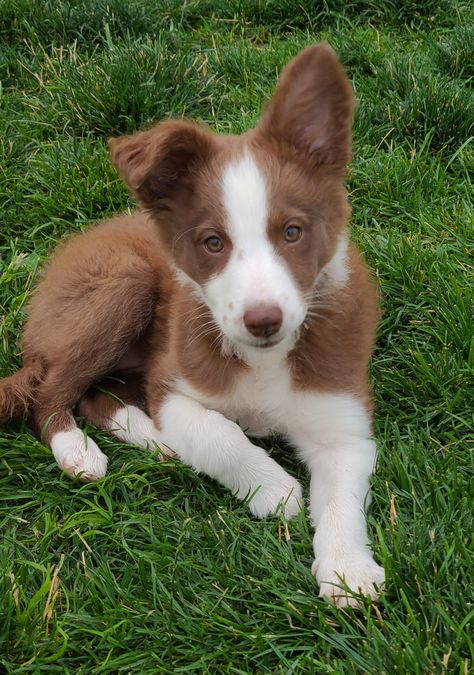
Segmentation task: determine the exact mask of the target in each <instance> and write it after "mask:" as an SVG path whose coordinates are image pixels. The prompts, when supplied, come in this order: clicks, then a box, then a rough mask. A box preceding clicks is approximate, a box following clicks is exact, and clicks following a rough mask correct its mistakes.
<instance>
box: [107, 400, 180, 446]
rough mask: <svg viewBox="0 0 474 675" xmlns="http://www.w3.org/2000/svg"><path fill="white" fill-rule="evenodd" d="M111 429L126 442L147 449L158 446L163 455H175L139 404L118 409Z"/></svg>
mask: <svg viewBox="0 0 474 675" xmlns="http://www.w3.org/2000/svg"><path fill="white" fill-rule="evenodd" d="M110 431H111V433H112V434H113V435H114V436H115V437H116V438H119V439H120V440H121V441H124V442H125V443H131V444H132V445H138V446H139V447H140V448H145V449H146V450H155V449H156V448H158V449H159V450H161V452H162V453H163V455H169V456H173V455H174V453H173V452H172V451H171V450H170V449H169V448H168V447H167V446H166V445H164V443H163V442H162V440H161V438H160V434H159V431H158V429H157V428H156V427H155V425H154V424H153V420H152V419H151V418H150V417H148V415H147V414H146V413H144V412H143V410H140V408H137V406H134V405H127V406H124V407H123V408H119V409H118V410H116V412H115V413H114V415H113V417H112V420H111V423H110Z"/></svg>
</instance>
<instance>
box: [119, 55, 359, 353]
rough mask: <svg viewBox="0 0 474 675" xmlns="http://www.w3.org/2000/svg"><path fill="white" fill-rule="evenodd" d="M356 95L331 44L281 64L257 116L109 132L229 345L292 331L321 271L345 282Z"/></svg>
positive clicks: (267, 341) (135, 187)
mask: <svg viewBox="0 0 474 675" xmlns="http://www.w3.org/2000/svg"><path fill="white" fill-rule="evenodd" d="M352 110H353V95H352V89H351V87H350V84H349V82H348V80H347V77H346V76H345V74H344V72H343V70H342V67H341V65H340V63H339V62H338V60H337V57H336V55H335V53H334V52H333V51H332V49H331V48H330V47H329V46H328V45H326V44H319V45H315V46H313V47H309V48H308V49H306V50H304V51H303V52H301V53H300V54H299V55H298V56H297V57H296V58H295V59H293V61H291V62H290V63H289V65H288V66H287V67H286V68H285V70H284V72H283V74H282V76H281V79H280V82H279V84H278V86H277V89H276V92H275V94H274V96H273V99H272V100H271V101H270V104H269V105H268V107H267V109H266V111H265V112H264V114H263V116H262V118H261V120H260V122H259V124H258V126H257V127H256V128H255V129H253V130H251V131H249V132H247V133H246V134H243V135H242V136H238V137H234V136H216V135H214V134H212V133H211V132H210V131H209V130H208V129H206V128H204V127H202V126H198V125H196V124H194V123H192V122H188V121H173V120H171V121H166V122H162V123H161V124H158V125H157V126H156V127H153V128H151V129H149V130H148V131H144V132H141V133H138V134H136V135H134V136H130V137H123V138H119V139H114V140H112V141H111V149H112V157H113V161H114V162H115V164H116V166H117V168H118V170H119V171H120V173H121V175H122V177H123V178H124V180H125V182H126V183H127V184H128V186H129V187H130V189H131V190H132V191H133V193H134V194H135V196H136V197H137V199H138V200H139V201H140V202H141V204H142V205H143V207H144V208H145V209H147V210H148V211H149V212H150V213H151V214H152V215H153V216H154V218H155V220H156V222H157V225H158V227H159V228H160V231H161V233H162V237H163V240H164V242H165V245H166V246H167V247H168V248H169V252H170V255H171V257H172V260H173V263H174V265H175V266H176V268H177V269H178V271H179V273H180V274H181V277H182V278H183V280H185V281H186V282H189V283H190V284H192V285H193V287H194V289H195V290H196V292H197V293H198V294H199V296H200V298H201V299H203V300H204V301H205V302H206V303H207V305H208V306H209V308H210V310H211V312H212V314H213V317H214V319H215V321H216V323H217V324H218V326H219V328H220V330H221V331H222V333H223V334H224V335H225V336H226V337H227V338H228V339H229V340H230V342H231V343H232V344H233V345H237V346H249V347H272V346H274V345H276V344H278V343H281V342H284V341H287V342H288V341H291V339H292V337H293V336H294V335H295V333H296V331H297V329H298V328H299V327H300V325H301V324H302V322H303V321H304V319H305V316H306V313H307V311H308V306H309V304H310V302H311V299H312V297H313V294H314V289H315V286H316V284H317V280H318V278H319V277H320V276H321V274H329V275H332V276H333V278H334V280H335V281H339V282H340V281H341V280H342V281H343V280H344V276H345V274H346V270H345V245H346V240H345V225H346V222H347V218H348V214H349V207H348V205H347V200H346V195H345V190H344V174H345V169H346V164H347V161H348V159H349V156H350V145H351V123H352Z"/></svg>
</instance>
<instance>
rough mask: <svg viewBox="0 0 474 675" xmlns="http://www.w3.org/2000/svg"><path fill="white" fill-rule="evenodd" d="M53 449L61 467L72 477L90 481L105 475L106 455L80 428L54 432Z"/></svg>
mask: <svg viewBox="0 0 474 675" xmlns="http://www.w3.org/2000/svg"><path fill="white" fill-rule="evenodd" d="M51 450H52V451H53V455H54V457H55V459H56V461H57V463H58V464H59V466H60V468H61V469H63V471H65V472H66V473H67V474H68V475H69V476H71V478H76V477H77V478H79V480H81V481H83V482H89V481H94V480H98V479H99V478H102V477H103V476H105V473H106V471H107V457H106V455H104V453H103V452H101V450H100V449H99V447H98V446H97V445H96V443H94V441H93V440H92V438H89V437H88V436H86V435H85V434H84V432H83V431H81V430H80V429H78V428H75V429H71V430H70V431H60V432H59V433H57V434H54V436H53V438H52V439H51Z"/></svg>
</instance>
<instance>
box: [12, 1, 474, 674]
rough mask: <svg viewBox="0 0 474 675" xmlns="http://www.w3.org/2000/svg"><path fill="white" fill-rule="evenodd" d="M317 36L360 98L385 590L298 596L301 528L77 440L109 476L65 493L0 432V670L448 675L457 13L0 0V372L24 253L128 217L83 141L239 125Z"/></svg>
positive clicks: (165, 468)
mask: <svg viewBox="0 0 474 675" xmlns="http://www.w3.org/2000/svg"><path fill="white" fill-rule="evenodd" d="M321 39H326V40H329V42H330V43H331V44H332V45H333V47H334V48H335V49H336V50H337V52H338V54H339V55H340V58H341V60H342V61H343V63H344V64H345V66H346V68H347V71H348V73H349V76H350V78H351V79H352V81H353V84H354V88H355V91H356V94H357V97H358V100H359V107H358V112H357V115H356V120H355V132H354V159H353V161H352V164H351V171H350V175H349V180H348V187H349V192H350V196H351V201H352V205H353V219H352V222H353V227H352V236H353V238H354V239H355V240H356V241H357V242H358V243H359V244H360V246H361V248H362V249H363V251H364V253H365V255H366V258H367V259H368V261H369V263H370V265H371V267H372V269H373V270H374V274H375V275H376V277H377V279H378V281H379V284H380V287H381V292H382V297H383V319H382V321H381V324H380V331H379V338H378V343H377V348H376V351H375V354H374V359H373V363H372V372H371V377H372V381H373V385H374V390H375V398H376V436H377V440H378V446H379V459H378V467H377V472H376V474H375V475H374V478H373V495H374V499H373V504H372V506H371V508H370V512H369V528H370V534H371V540H372V541H373V548H374V551H375V555H376V559H377V560H378V561H379V562H381V563H382V564H384V565H385V567H386V570H387V589H386V593H385V595H384V596H383V597H382V599H381V602H380V604H379V605H378V606H374V605H372V604H370V603H366V604H365V605H364V606H363V607H362V609H361V610H360V611H359V612H355V611H353V610H347V611H342V610H337V609H335V608H334V607H331V606H329V605H327V604H326V603H325V602H323V601H321V600H319V599H318V597H317V586H316V583H315V581H314V579H313V577H312V576H311V573H310V564H311V560H312V546H311V532H310V528H309V525H308V523H307V518H306V516H305V515H304V514H302V515H301V516H300V517H299V518H297V519H296V521H292V522H291V523H290V524H289V526H288V529H286V528H285V526H284V524H282V523H281V522H280V521H279V520H278V519H267V520H264V521H257V520H255V519H253V518H252V517H251V516H250V515H249V513H248V510H247V508H246V506H245V505H243V504H241V503H239V502H237V501H236V500H235V499H234V498H233V497H232V496H231V495H230V494H229V493H227V492H225V491H224V490H223V489H221V488H220V487H219V486H218V485H217V484H215V483H213V481H212V480H210V479H207V478H201V477H199V476H197V475H195V474H194V473H193V471H192V470H191V469H189V468H187V467H184V466H181V465H180V464H178V463H176V462H173V461H167V462H164V463H159V462H158V461H157V459H156V457H154V456H153V455H152V454H146V453H144V452H143V451H140V450H139V449H138V448H135V447H132V446H126V445H123V444H121V443H119V442H117V441H114V440H112V439H111V438H109V437H108V436H107V435H106V434H103V433H97V432H93V435H94V438H96V439H98V441H99V443H100V445H101V447H102V448H103V449H104V451H105V452H106V453H107V454H108V455H109V457H110V469H109V473H108V474H107V476H106V477H105V478H104V479H102V480H100V481H99V482H98V483H95V484H89V485H81V484H79V483H76V482H73V481H71V480H69V479H68V478H67V477H66V476H64V475H61V473H60V471H59V470H58V468H57V466H56V464H55V462H54V460H53V458H52V455H51V453H50V451H49V450H48V449H47V448H46V447H45V446H43V445H42V444H41V443H40V442H39V441H38V440H36V439H35V438H34V437H33V436H32V434H31V433H30V431H29V430H28V427H27V425H26V423H25V422H22V421H17V422H15V423H14V424H12V425H10V426H8V427H5V428H2V429H1V430H0V528H1V530H0V531H1V539H0V672H5V673H40V672H41V673H42V672H51V673H53V672H57V673H69V672H71V673H81V674H92V673H93V674H99V673H100V674H103V673H235V674H237V673H275V674H286V673H335V674H340V673H342V674H344V673H347V674H352V673H377V674H379V673H383V674H387V675H392V674H393V673H400V674H410V675H411V674H418V673H458V674H460V675H467V673H468V672H470V668H472V652H473V642H472V623H473V621H472V619H473V616H474V611H473V603H472V600H473V590H472V589H473V581H474V580H473V567H474V565H473V558H474V556H473V551H472V534H473V521H474V518H473V492H472V485H473V483H474V481H472V473H471V470H472V456H470V454H469V445H468V440H469V437H471V438H472V432H473V428H474V425H473V419H472V411H473V390H474V386H473V384H474V382H473V365H472V363H473V359H472V356H473V351H472V333H473V331H472V325H473V324H472V306H473V304H472V301H473V295H472V287H473V285H472V267H471V269H470V263H472V257H471V256H472V245H473V239H474V222H473V187H472V182H471V181H472V176H473V168H474V144H473V143H472V137H473V134H474V93H473V88H472V87H473V84H474V11H473V6H472V4H471V3H469V2H467V1H466V2H463V1H457V0H441V1H439V2H435V1H434V0H425V1H423V0H390V1H388V2H376V1H375V0H353V1H352V2H346V1H344V0H325V1H324V2H321V3H318V2H309V1H308V0H286V1H284V0H275V1H270V0H249V1H248V2H247V1H245V0H216V1H215V2H212V1H211V0H204V1H202V2H199V1H197V0H190V1H189V2H186V1H184V0H166V1H164V0H154V1H153V2H145V0H127V1H126V2H125V1H124V0H82V1H80V0H64V2H60V1H59V0H0V79H1V83H2V84H1V88H0V100H1V105H0V308H1V315H0V375H7V374H9V373H10V372H12V371H13V370H14V369H15V367H17V365H18V364H19V363H20V353H19V347H18V344H19V335H20V330H21V326H22V323H23V321H24V308H25V303H26V300H27V298H28V295H29V293H30V291H31V289H32V287H33V285H34V281H35V277H36V274H37V271H38V269H39V267H40V266H41V264H42V263H43V261H44V260H45V258H46V256H47V254H48V251H49V250H51V248H52V247H53V246H54V245H55V243H56V242H57V241H58V240H60V239H61V238H62V237H64V236H66V235H67V233H69V232H73V231H78V230H82V229H85V228H86V227H88V226H89V225H90V224H91V223H92V222H94V221H95V220H97V219H100V218H103V217H106V216H108V215H109V214H112V213H115V212H119V211H123V210H125V209H127V208H131V207H133V201H132V199H131V197H130V196H129V194H128V193H127V190H126V189H125V187H124V185H123V184H122V183H121V181H120V180H119V178H118V176H117V174H116V172H115V170H114V169H113V168H112V166H111V164H110V162H109V159H108V151H107V138H108V137H109V136H112V135H119V134H123V133H129V132H132V131H134V130H136V129H139V128H141V127H143V126H145V125H147V124H149V123H150V122H151V121H153V120H158V119H161V118H163V117H168V116H177V117H180V116H183V115H184V116H189V117H193V118H196V119H199V120H201V121H203V122H206V123H208V124H209V125H210V126H211V127H212V128H213V129H214V130H216V131H218V132H222V133H226V132H233V133H236V132H240V131H242V130H244V129H247V128H249V127H250V126H251V125H252V124H254V123H255V121H256V120H257V118H258V115H259V111H260V109H261V106H262V104H263V102H264V101H265V100H266V99H267V98H268V96H269V95H270V94H271V92H272V90H273V87H274V84H275V79H276V76H277V74H278V72H279V71H280V70H281V68H282V67H283V66H284V64H285V63H286V62H287V61H288V60H289V58H290V57H291V56H293V55H294V54H296V53H297V52H298V50H299V49H301V48H302V47H304V46H306V45H309V44H311V43H313V42H316V41H319V40H321ZM469 358H471V361H470V362H469ZM268 447H269V448H271V450H272V452H273V453H274V456H276V457H277V458H279V459H280V460H281V462H282V463H283V464H284V466H285V467H286V468H288V470H290V471H291V472H293V473H295V474H297V475H300V476H303V475H304V473H303V470H302V467H301V466H299V465H298V463H297V461H296V459H295V457H294V455H293V454H292V452H291V450H289V449H288V448H284V447H280V446H278V444H277V443H275V444H273V446H272V444H271V443H270V444H269V445H268ZM306 485H307V482H306ZM2 668H3V670H2Z"/></svg>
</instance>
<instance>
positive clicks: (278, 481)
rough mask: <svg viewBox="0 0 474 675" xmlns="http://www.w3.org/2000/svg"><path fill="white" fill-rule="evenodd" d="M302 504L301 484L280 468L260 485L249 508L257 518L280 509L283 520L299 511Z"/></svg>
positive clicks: (288, 518)
mask: <svg viewBox="0 0 474 675" xmlns="http://www.w3.org/2000/svg"><path fill="white" fill-rule="evenodd" d="M302 504H303V491H302V489H301V485H300V484H299V482H298V481H297V480H296V478H293V476H290V475H289V474H288V473H286V471H284V470H283V469H281V474H280V475H279V476H275V477H274V478H273V479H272V480H270V479H269V480H268V483H262V484H261V485H260V487H259V488H258V490H257V492H256V493H255V494H254V496H253V497H252V499H251V501H250V503H249V508H250V511H251V512H252V514H253V515H254V516H256V517H257V518H265V517H266V516H269V515H271V514H274V513H278V512H279V511H280V509H281V510H282V512H283V515H284V518H285V520H290V518H293V517H294V516H296V515H297V514H298V513H299V512H300V510H301V505H302Z"/></svg>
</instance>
